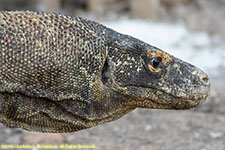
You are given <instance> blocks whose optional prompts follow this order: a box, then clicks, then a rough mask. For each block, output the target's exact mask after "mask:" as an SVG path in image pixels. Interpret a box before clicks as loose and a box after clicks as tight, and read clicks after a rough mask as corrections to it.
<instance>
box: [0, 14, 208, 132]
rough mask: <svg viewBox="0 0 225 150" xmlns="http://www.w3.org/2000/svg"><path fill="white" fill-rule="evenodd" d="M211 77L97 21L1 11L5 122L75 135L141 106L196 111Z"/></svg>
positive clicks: (0, 110) (0, 89) (0, 96)
mask: <svg viewBox="0 0 225 150" xmlns="http://www.w3.org/2000/svg"><path fill="white" fill-rule="evenodd" d="M209 89H210V82H209V78H208V76H207V75H206V74H205V73H204V72H203V71H201V70H200V69H198V68H196V67H194V66H193V65H191V64H189V63H186V62H184V61H181V60H180V59H178V58H176V57H174V56H171V55H169V54H167V53H166V52H164V51H162V50H160V49H158V48H156V47H154V46H151V45H149V44H147V43H144V42H142V41H140V40H138V39H136V38H133V37H131V36H128V35H124V34H120V33H118V32H116V31H113V30H112V29H109V28H107V27H105V26H103V25H101V24H99V23H96V22H94V21H90V20H86V19H83V18H80V17H71V16H66V15H62V14H55V13H45V12H31V11H25V12H24V11H8V12H7V11H6V12H0V122H1V123H3V124H4V125H5V126H7V127H10V128H23V129H26V130H29V131H38V132H74V131H79V130H82V129H86V128H90V127H94V126H97V125H99V124H102V123H105V122H110V121H113V120H116V119H118V118H121V117H122V116H124V115H125V114H127V113H128V112H131V111H132V110H134V109H135V108H152V109H189V108H192V107H195V106H197V105H198V104H201V103H202V102H204V101H205V99H206V98H207V96H208V93H209Z"/></svg>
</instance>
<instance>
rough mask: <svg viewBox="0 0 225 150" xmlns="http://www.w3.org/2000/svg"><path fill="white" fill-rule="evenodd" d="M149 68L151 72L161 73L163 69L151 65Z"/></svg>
mask: <svg viewBox="0 0 225 150" xmlns="http://www.w3.org/2000/svg"><path fill="white" fill-rule="evenodd" d="M147 66H148V69H149V70H150V71H151V72H160V71H161V68H154V67H153V66H152V65H151V64H147Z"/></svg>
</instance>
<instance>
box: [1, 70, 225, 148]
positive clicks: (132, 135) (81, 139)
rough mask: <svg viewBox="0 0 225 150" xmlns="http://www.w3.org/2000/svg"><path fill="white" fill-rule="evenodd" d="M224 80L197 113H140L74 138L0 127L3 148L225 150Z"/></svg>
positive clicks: (215, 80) (221, 75)
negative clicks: (26, 146) (25, 146)
mask: <svg viewBox="0 0 225 150" xmlns="http://www.w3.org/2000/svg"><path fill="white" fill-rule="evenodd" d="M221 70H225V68H221ZM224 76H225V71H221V72H220V73H219V76H217V77H214V78H212V92H211V93H212V94H211V96H210V97H209V98H208V100H207V101H206V102H205V103H204V104H203V105H201V106H199V107H198V108H195V109H191V110H186V111H172V110H144V109H136V110H135V111H133V112H131V113H129V114H128V115H126V116H125V117H123V118H121V119H119V120H117V121H114V122H111V123H107V124H103V125H100V126H97V127H94V128H91V129H88V130H84V131H80V132H76V133H70V134H43V133H33V132H27V131H24V130H22V129H10V128H6V127H4V126H3V125H0V135H1V136H0V144H1V145H3V144H10V145H12V144H30V145H36V144H43V145H50V144H51V145H61V144H72V145H78V144H80V145H95V146H96V148H95V149H97V150H103V149H104V150H114V149H118V150H137V149H138V150H147V149H152V150H165V149H166V150H225V117H224V114H225V111H224V107H225V99H224V97H225V95H224V92H223V89H224V88H225V85H224V84H223V83H224ZM33 149H34V150H36V148H33Z"/></svg>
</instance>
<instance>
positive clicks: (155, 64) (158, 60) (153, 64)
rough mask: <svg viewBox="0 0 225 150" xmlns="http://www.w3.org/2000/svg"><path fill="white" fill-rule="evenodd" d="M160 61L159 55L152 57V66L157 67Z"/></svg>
mask: <svg viewBox="0 0 225 150" xmlns="http://www.w3.org/2000/svg"><path fill="white" fill-rule="evenodd" d="M160 62H161V58H160V57H156V58H153V59H152V66H153V67H154V68H157V67H159V64H160Z"/></svg>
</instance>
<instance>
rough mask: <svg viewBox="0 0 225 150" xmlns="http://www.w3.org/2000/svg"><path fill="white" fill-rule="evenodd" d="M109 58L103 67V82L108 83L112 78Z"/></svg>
mask: <svg viewBox="0 0 225 150" xmlns="http://www.w3.org/2000/svg"><path fill="white" fill-rule="evenodd" d="M108 61H109V60H108V59H106V60H105V63H104V66H103V68H102V83H103V84H106V83H107V82H108V80H109V78H110V66H109V62H108Z"/></svg>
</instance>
